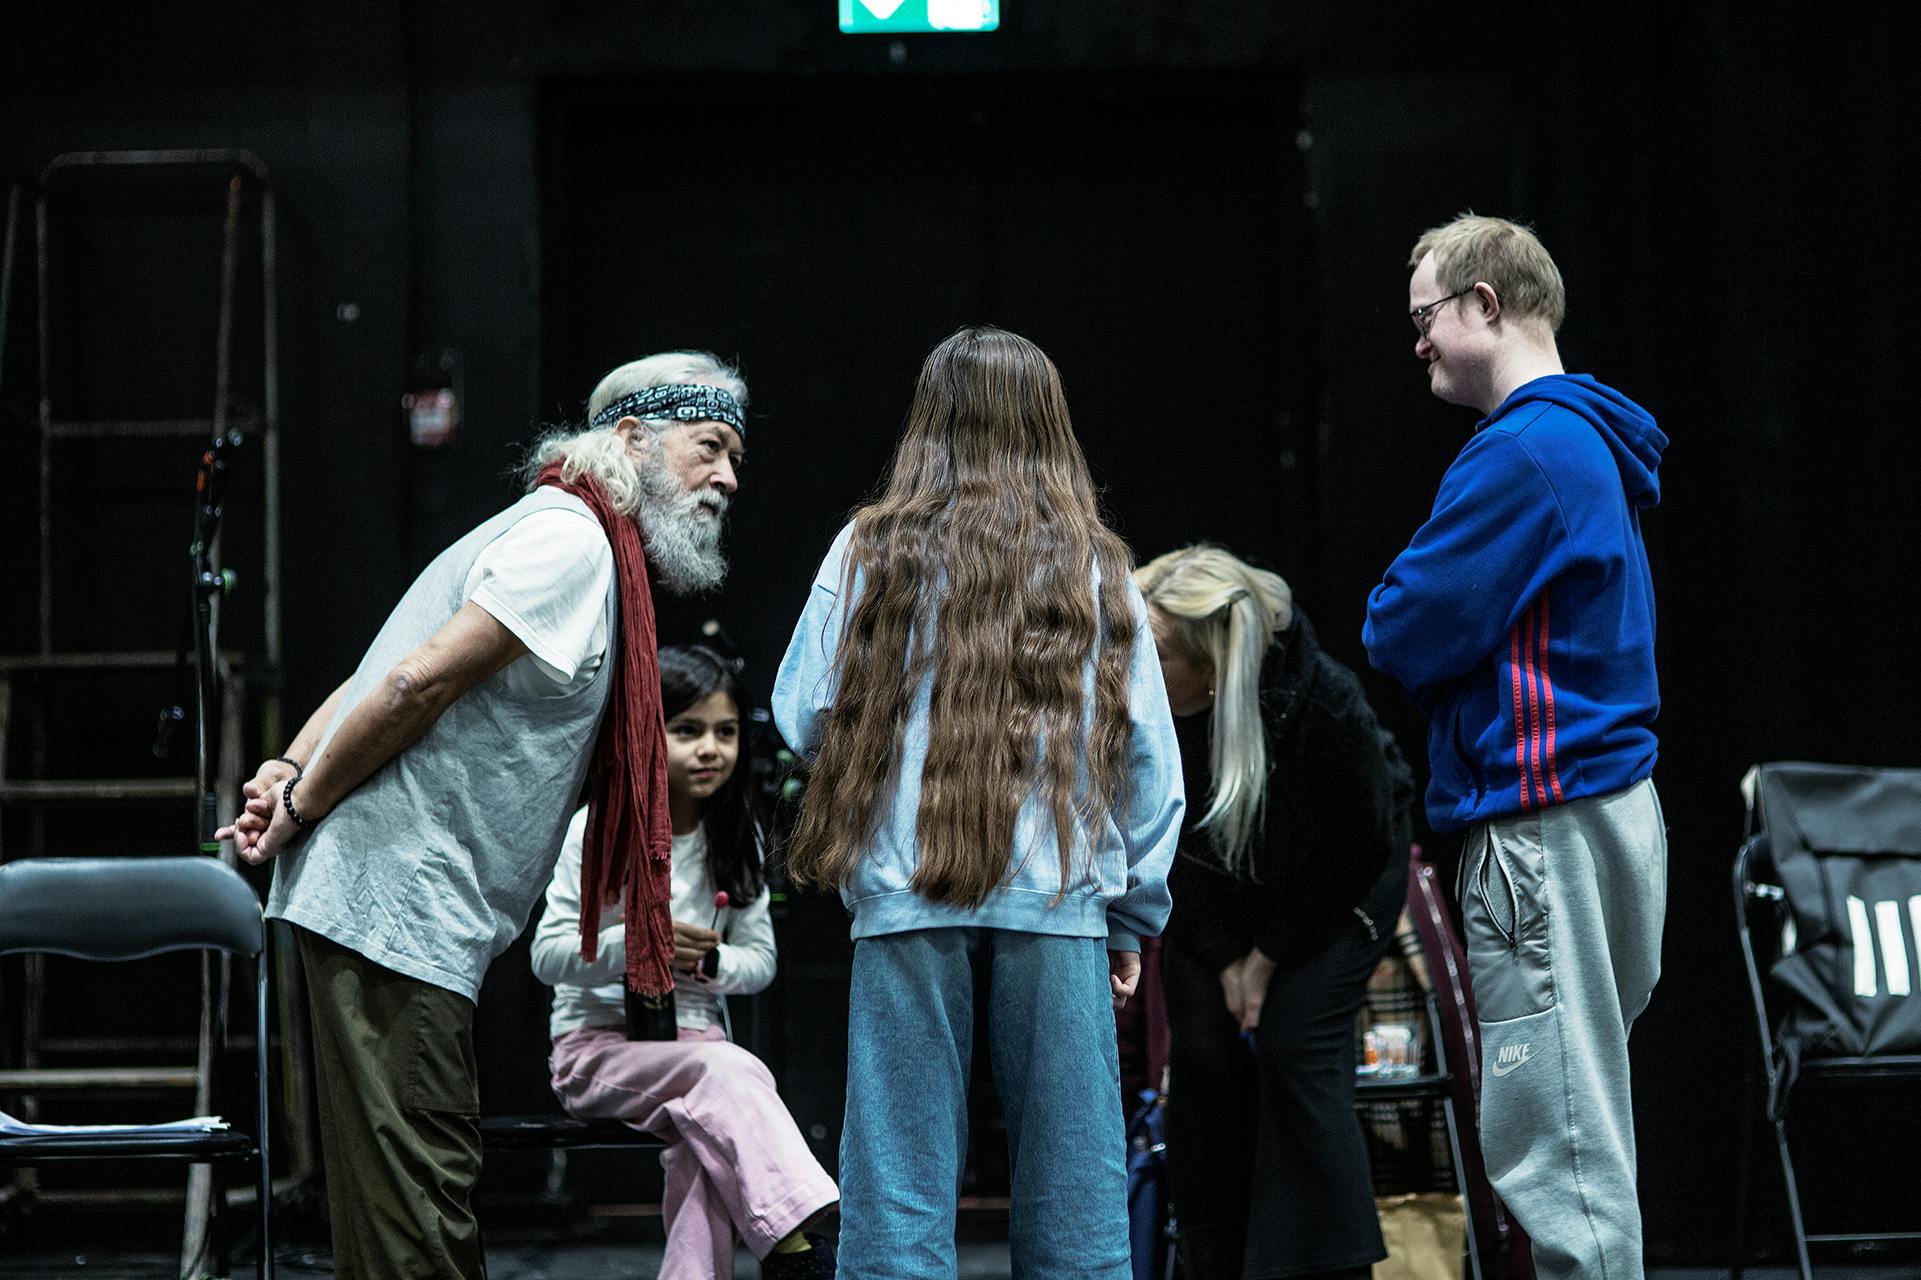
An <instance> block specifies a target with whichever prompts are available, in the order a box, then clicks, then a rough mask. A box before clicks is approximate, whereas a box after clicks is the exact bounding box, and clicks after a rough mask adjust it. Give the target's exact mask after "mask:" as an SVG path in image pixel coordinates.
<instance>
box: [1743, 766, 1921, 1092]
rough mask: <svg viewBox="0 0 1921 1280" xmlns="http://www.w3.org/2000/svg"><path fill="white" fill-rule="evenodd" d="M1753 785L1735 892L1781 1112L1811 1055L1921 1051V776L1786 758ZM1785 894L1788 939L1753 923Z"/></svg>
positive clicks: (1753, 776) (1783, 925) (1782, 921)
mask: <svg viewBox="0 0 1921 1280" xmlns="http://www.w3.org/2000/svg"><path fill="white" fill-rule="evenodd" d="M1742 785H1743V789H1744V790H1745V791H1746V792H1747V794H1748V820H1749V827H1750V830H1754V831H1756V834H1755V835H1754V836H1753V837H1752V838H1751V839H1750V840H1749V841H1748V842H1747V844H1746V845H1744V846H1743V848H1742V850H1741V853H1740V855H1739V856H1738V858H1737V862H1736V872H1737V874H1736V883H1735V889H1736V892H1737V894H1739V895H1740V896H1741V901H1740V905H1741V908H1742V914H1741V920H1740V923H1741V924H1742V926H1743V929H1742V935H1741V941H1742V943H1743V945H1744V947H1746V949H1747V952H1748V956H1749V964H1750V972H1751V976H1753V977H1754V978H1756V979H1757V981H1756V983H1755V995H1756V996H1757V998H1758V999H1757V1006H1758V1008H1757V1012H1759V1013H1760V1015H1761V1017H1762V1020H1763V1031H1764V1033H1765V1034H1766V1036H1767V1038H1768V1039H1769V1040H1771V1042H1772V1046H1771V1047H1772V1050H1773V1057H1774V1065H1775V1067H1776V1068H1777V1071H1776V1072H1775V1073H1774V1075H1775V1077H1776V1078H1774V1079H1773V1080H1771V1081H1770V1084H1771V1086H1772V1097H1771V1107H1772V1110H1773V1111H1774V1114H1775V1115H1777V1116H1778V1115H1779V1114H1780V1109H1781V1107H1782V1106H1783V1104H1784V1103H1785V1100H1786V1093H1787V1090H1788V1089H1789V1088H1791V1087H1792V1085H1793V1082H1794V1078H1795V1075H1796V1074H1797V1072H1798V1070H1799V1066H1800V1063H1801V1062H1802V1061H1803V1060H1804V1059H1807V1058H1873V1057H1888V1056H1898V1055H1914V1054H1917V1053H1921V956H1917V954H1916V949H1917V944H1921V769H1883V768H1874V767H1866V766H1856V765H1830V764H1808V763H1804V762H1799V761H1789V762H1782V763H1776V764H1764V765H1757V766H1756V767H1755V768H1754V769H1752V770H1751V771H1750V772H1749V774H1748V776H1747V778H1746V779H1745V780H1744V782H1743V784H1742ZM1777 893H1778V895H1779V914H1778V916H1777V917H1776V918H1777V920H1778V921H1779V925H1778V928H1779V930H1780V932H1779V933H1777V932H1776V930H1774V929H1766V928H1760V927H1750V924H1751V923H1752V922H1751V916H1752V915H1753V913H1754V908H1755V907H1757V906H1759V905H1761V903H1762V902H1768V901H1770V900H1772V899H1773V898H1774V897H1775V895H1776V894H1777ZM1782 935H1785V936H1782ZM1777 943H1778V946H1777V945H1776V944H1777ZM1763 973H1765V974H1766V975H1767V978H1768V981H1767V983H1766V984H1762V983H1760V982H1759V981H1758V979H1759V977H1760V975H1761V974H1763ZM1764 988H1765V989H1764Z"/></svg>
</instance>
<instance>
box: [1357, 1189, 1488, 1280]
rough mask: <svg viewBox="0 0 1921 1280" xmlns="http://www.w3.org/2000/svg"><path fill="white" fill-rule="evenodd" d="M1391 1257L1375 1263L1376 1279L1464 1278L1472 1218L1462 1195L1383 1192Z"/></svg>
mask: <svg viewBox="0 0 1921 1280" xmlns="http://www.w3.org/2000/svg"><path fill="white" fill-rule="evenodd" d="M1375 1207H1376V1208H1377V1209H1378V1210H1379V1211H1380V1214H1381V1236H1382V1237H1383V1238H1384V1239H1385V1240H1386V1241H1387V1261H1386V1262H1378V1263H1376V1264H1374V1280H1460V1276H1461V1251H1462V1249H1463V1248H1465V1247H1466V1243H1467V1222H1466V1219H1465V1218H1464V1217H1463V1215H1462V1213H1461V1197H1459V1196H1457V1195H1448V1194H1443V1193H1440V1192H1432V1191H1427V1192H1417V1193H1416V1194H1413V1195H1405V1196H1383V1197H1381V1198H1380V1199H1379V1200H1377V1201H1375Z"/></svg>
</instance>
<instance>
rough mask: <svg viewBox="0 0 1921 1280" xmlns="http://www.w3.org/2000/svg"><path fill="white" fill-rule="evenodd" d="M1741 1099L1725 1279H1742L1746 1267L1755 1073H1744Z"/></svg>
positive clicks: (1749, 1221)
mask: <svg viewBox="0 0 1921 1280" xmlns="http://www.w3.org/2000/svg"><path fill="white" fill-rule="evenodd" d="M1742 1092H1743V1095H1744V1101H1743V1105H1742V1107H1741V1118H1742V1120H1743V1121H1744V1122H1745V1123H1743V1124H1742V1126H1741V1153H1740V1155H1739V1156H1738V1157H1737V1158H1736V1160H1735V1173H1734V1265H1732V1266H1730V1267H1729V1268H1728V1280H1741V1278H1742V1277H1743V1276H1745V1275H1746V1274H1747V1270H1748V1236H1749V1235H1750V1234H1751V1227H1752V1223H1751V1220H1750V1219H1751V1215H1752V1212H1753V1198H1754V1119H1753V1117H1754V1111H1755V1106H1754V1104H1755V1088H1754V1076H1753V1075H1752V1074H1750V1075H1749V1076H1748V1077H1747V1081H1746V1086H1745V1088H1744V1089H1743V1091H1742Z"/></svg>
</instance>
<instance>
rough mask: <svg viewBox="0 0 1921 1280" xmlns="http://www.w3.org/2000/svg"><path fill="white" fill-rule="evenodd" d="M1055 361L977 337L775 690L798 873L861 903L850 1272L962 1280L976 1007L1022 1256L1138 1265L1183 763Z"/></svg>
mask: <svg viewBox="0 0 1921 1280" xmlns="http://www.w3.org/2000/svg"><path fill="white" fill-rule="evenodd" d="M1131 568H1132V560H1131V557H1130V556H1129V555H1128V552H1127V548H1126V546H1125V545H1124V544H1123V543H1122V542H1121V541H1120V539H1119V538H1117V537H1115V535H1114V534H1113V533H1112V532H1111V531H1110V530H1109V529H1108V528H1107V527H1106V525H1105V524H1103V523H1102V521H1101V517H1100V513H1099V510H1098V508H1097V506H1096V503H1095V499H1094V486H1093V482H1092V480H1091V478H1090V477H1089V474H1088V469H1087V461H1086V459H1085V458H1084V457H1083V456H1082V454H1081V449H1080V444H1079V442H1078V441H1077V440H1076V439H1075V438H1074V432H1073V428H1072V425H1071V424H1070V422H1069V419H1068V414H1067V403H1066V400H1065V398H1064V397H1063V396H1062V394H1061V386H1060V377H1059V374H1058V373H1057V372H1056V371H1055V369H1054V365H1053V363H1052V361H1050V360H1049V359H1048V358H1047V356H1046V355H1045V354H1044V353H1043V352H1042V351H1041V350H1040V348H1038V347H1036V346H1035V345H1034V344H1033V343H1031V342H1028V341H1027V340H1026V339H1024V338H1020V337H1017V336H1015V335H1013V334H1011V333H1006V332H1004V331H1001V330H998V329H989V328H975V329H963V330H961V331H960V332H959V333H956V334H955V335H954V336H953V337H951V338H949V339H948V340H947V341H945V342H943V343H941V345H940V346H938V347H936V348H935V349H934V351H933V353H932V354H931V355H929V356H928V358H927V361H926V363H925V364H924V365H923V366H922V369H921V373H920V380H919V383H918V385H917V387H916V388H915V393H914V401H913V405H912V407H911V408H910V409H909V411H908V415H907V426H906V430H905V432H904V433H903V435H902V437H901V441H900V444H899V446H898V448H897V449H896V451H895V454H894V460H893V466H892V470H891V473H890V475H889V477H888V480H887V482H886V484H885V486H884V487H883V489H882V491H881V493H880V494H879V496H878V497H876V498H875V499H874V500H873V501H872V502H870V503H868V504H867V505H866V506H864V507H862V508H860V509H859V510H858V511H857V512H855V514H854V519H853V521H852V523H851V524H849V525H848V527H847V528H845V529H843V530H842V531H841V533H840V536H839V537H838V538H837V539H836V540H835V542H834V545H833V548H832V549H831V550H830V551H829V552H828V555H827V559H826V561H825V563H823V564H822V566H821V569H820V572H819V574H818V575H817V576H816V578H815V580H814V586H813V591H812V593H811V594H810V596H809V597H808V601H807V606H806V611H805V612H804V614H803V615H802V617H801V619H800V623H799V625H798V626H797V627H796V629H795V631H794V638H793V643H792V645H791V646H790V647H789V649H788V651H787V656H786V659H785V660H784V661H783V662H782V664H781V670H780V676H779V679H778V681H777V683H776V687H775V692H774V712H775V717H776V719H777V720H778V722H779V724H780V727H781V731H782V732H783V733H784V734H785V735H786V737H787V740H788V742H789V743H791V744H792V745H793V746H794V747H795V748H796V749H797V750H799V751H801V752H802V753H803V754H805V755H806V756H808V757H809V758H811V759H812V761H813V773H812V777H811V779H810V781H809V783H808V787H807V792H806V797H805V800H804V802H803V805H802V809H801V815H800V819H799V822H798V824H797V826H796V829H795V833H794V839H793V842H792V848H791V853H790V856H789V858H788V864H787V865H788V868H789V870H790V872H791V873H793V874H794V875H795V877H796V879H797V880H798V881H800V882H802V883H813V884H819V885H832V886H835V887H837V888H839V889H840V891H841V896H842V898H843V900H844V901H845V902H846V904H847V906H848V907H849V909H850V910H851V911H852V912H853V916H854V922H853V935H854V938H855V939H856V941H855V946H854V968H853V978H852V991H851V994H850V1001H849V1017H848V1035H847V1052H848V1064H847V1119H846V1123H845V1126H844V1127H843V1129H842V1133H841V1156H840V1161H841V1163H840V1168H841V1177H842V1179H843V1182H844V1187H843V1203H842V1212H841V1272H840V1274H841V1275H842V1276H846V1277H860V1278H866V1277H881V1276H885V1277H890V1278H892V1277H923V1276H924V1277H951V1276H953V1275H954V1273H955V1256H954V1209H955V1194H956V1189H957V1186H958V1183H959V1181H960V1172H961V1166H962V1162H963V1160H964V1158H965V1154H966V1146H967V1141H966V1125H967V1110H966V1105H967V1071H968V1066H969V1061H970V1058H971V1056H972V1036H973V1031H974V1024H975V1009H976V1007H977V1006H980V1007H982V1008H984V1009H985V1012H986V1028H987V1037H988V1050H989V1057H990V1059H991V1061H992V1063H993V1071H994V1082H995V1085H996V1086H997V1090H998V1092H999V1095H1000V1099H1001V1107H1002V1111H1003V1114H1004V1115H1005V1118H1006V1122H1007V1142H1008V1155H1009V1164H1010V1171H1011V1177H1012V1182H1013V1206H1012V1211H1011V1213H1010V1216H1009V1221H1008V1234H1009V1240H1010V1244H1011V1246H1012V1255H1013V1266H1014V1274H1015V1275H1016V1276H1020V1277H1035V1278H1037V1280H1038V1278H1040V1277H1046V1278H1047V1280H1062V1278H1064V1277H1099V1278H1101V1280H1124V1278H1125V1277H1127V1276H1128V1275H1129V1274H1130V1268H1129V1261H1128V1239H1127V1218H1126V1174H1125V1169H1124V1159H1125V1155H1126V1152H1125V1142H1124V1139H1123V1135H1122V1132H1121V1121H1120V1115H1119V1111H1118V1108H1116V1106H1115V1105H1114V1099H1115V1097H1116V1095H1117V1092H1118V1089H1119V1077H1118V1069H1117V1065H1116V1059H1115V1046H1114V1018H1113V1013H1112V1008H1113V1007H1114V1006H1117V1005H1119V1004H1120V1003H1121V1002H1123V1001H1124V1000H1125V999H1126V998H1127V997H1128V996H1129V995H1131V994H1132V993H1133V989H1134V984H1135V982H1136V980H1137V978H1138V976H1139V973H1140V955H1139V952H1140V939H1141V937H1142V936H1143V935H1152V934H1157V933H1159V932H1160V928H1161V924H1162V922H1163V921H1164V920H1165V919H1166V917H1167V910H1168V897H1167V886H1166V877H1167V868H1168V863H1169V861H1170V860H1171V859H1172V857H1173V853H1174V846H1175V843H1176V841H1177V839H1178V838H1179V835H1180V828H1181V814H1182V795H1181V769H1180V757H1179V755H1178V754H1177V750H1176V747H1175V742H1174V726H1173V722H1172V719H1171V717H1170V716H1169V714H1168V708H1167V695H1166V693H1165V691H1164V690H1163V688H1162V686H1161V675H1160V666H1159V663H1158V662H1157V661H1156V659H1155V651H1154V641H1153V637H1152V635H1151V633H1150V632H1149V631H1148V629H1147V614H1146V610H1145V607H1144V606H1143V605H1142V603H1141V599H1140V594H1139V592H1138V591H1137V590H1136V589H1135V587H1134V585H1133V583H1132V581H1131V580H1130V578H1129V570H1130V569H1131Z"/></svg>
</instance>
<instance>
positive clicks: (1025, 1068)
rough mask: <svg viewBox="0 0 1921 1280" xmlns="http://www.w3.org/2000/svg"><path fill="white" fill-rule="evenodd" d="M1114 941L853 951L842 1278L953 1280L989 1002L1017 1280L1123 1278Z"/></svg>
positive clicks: (945, 933)
mask: <svg viewBox="0 0 1921 1280" xmlns="http://www.w3.org/2000/svg"><path fill="white" fill-rule="evenodd" d="M1106 945H1107V944H1106V940H1105V939H1103V938H1064V937H1054V936H1051V935H1047V934H1035V933H1016V932H1012V931H1009V930H1003V929H986V928H970V929H959V928H946V929H921V930H915V931H912V932H909V933H896V934H885V935H882V936H880V937H873V938H862V939H861V940H860V941H859V942H857V943H856V944H855V946H854V973H853V987H852V991H851V993H850V996H849V999H850V1005H849V1015H848V1026H847V1120H846V1125H845V1127H844V1128H843V1129H842V1131H841V1152H840V1181H841V1232H840V1276H841V1278H842V1280H949V1278H951V1277H952V1276H954V1274H955V1255H954V1209H955V1199H956V1196H957V1194H958V1192H959V1187H960V1178H961V1170H962V1165H963V1162H964V1161H965V1159H966V1152H967V1070H968V1064H969V1062H970V1060H971V1058H972V1055H973V1033H974V1014H975V1007H976V1002H977V1001H985V1002H986V1006H987V1033H988V1056H989V1060H990V1061H991V1063H992V1065H993V1071H994V1084H995V1087H996V1089H997V1091H998V1092H999V1094H1000V1098H1001V1110H1002V1113H1003V1115H1004V1117H1005V1119H1006V1122H1007V1145H1008V1156H1009V1166H1010V1169H1011V1171H1012V1182H1013V1196H1012V1199H1013V1205H1012V1208H1011V1210H1010V1214H1009V1219H1008V1237H1009V1243H1010V1246H1011V1249H1012V1260H1013V1270H1014V1276H1015V1278H1016V1280H1082V1278H1085V1280H1128V1277H1129V1276H1130V1274H1131V1269H1130V1265H1129V1261H1128V1240H1127V1172H1126V1140H1125V1138H1124V1136H1123V1133H1122V1125H1121V1114H1120V1108H1119V1104H1118V1103H1117V1102H1116V1099H1117V1098H1118V1096H1119V1087H1120V1086H1119V1065H1118V1062H1117V1059H1116V1056H1115V1047H1114V1015H1113V1008H1112V1004H1111V1001H1110V999H1109V993H1108V983H1107V954H1106Z"/></svg>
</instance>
